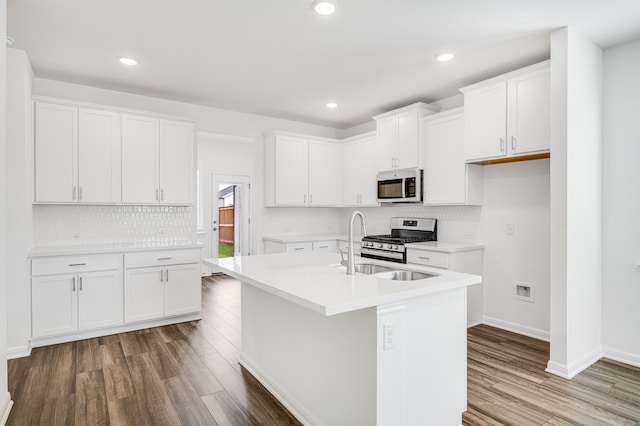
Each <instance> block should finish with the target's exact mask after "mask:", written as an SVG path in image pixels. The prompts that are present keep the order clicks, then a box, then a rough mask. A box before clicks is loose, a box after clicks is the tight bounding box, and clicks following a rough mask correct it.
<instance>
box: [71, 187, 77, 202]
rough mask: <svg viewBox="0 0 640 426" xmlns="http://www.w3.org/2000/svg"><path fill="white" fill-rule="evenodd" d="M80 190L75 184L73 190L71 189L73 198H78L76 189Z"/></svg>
mask: <svg viewBox="0 0 640 426" xmlns="http://www.w3.org/2000/svg"><path fill="white" fill-rule="evenodd" d="M77 190H78V188H76V187H75V186H74V187H73V190H71V199H72V200H75V199H76V191H77Z"/></svg>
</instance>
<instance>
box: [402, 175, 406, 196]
mask: <svg viewBox="0 0 640 426" xmlns="http://www.w3.org/2000/svg"><path fill="white" fill-rule="evenodd" d="M405 198H407V179H402V199H403V200H404V199H405Z"/></svg>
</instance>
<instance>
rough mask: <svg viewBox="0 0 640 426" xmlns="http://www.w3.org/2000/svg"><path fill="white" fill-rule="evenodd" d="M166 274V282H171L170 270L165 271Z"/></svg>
mask: <svg viewBox="0 0 640 426" xmlns="http://www.w3.org/2000/svg"><path fill="white" fill-rule="evenodd" d="M164 273H165V281H166V282H169V270H168V269H165V272H164Z"/></svg>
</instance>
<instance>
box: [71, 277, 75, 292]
mask: <svg viewBox="0 0 640 426" xmlns="http://www.w3.org/2000/svg"><path fill="white" fill-rule="evenodd" d="M71 291H76V277H73V286H72V287H71Z"/></svg>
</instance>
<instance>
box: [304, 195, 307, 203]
mask: <svg viewBox="0 0 640 426" xmlns="http://www.w3.org/2000/svg"><path fill="white" fill-rule="evenodd" d="M304 204H307V194H304Z"/></svg>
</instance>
